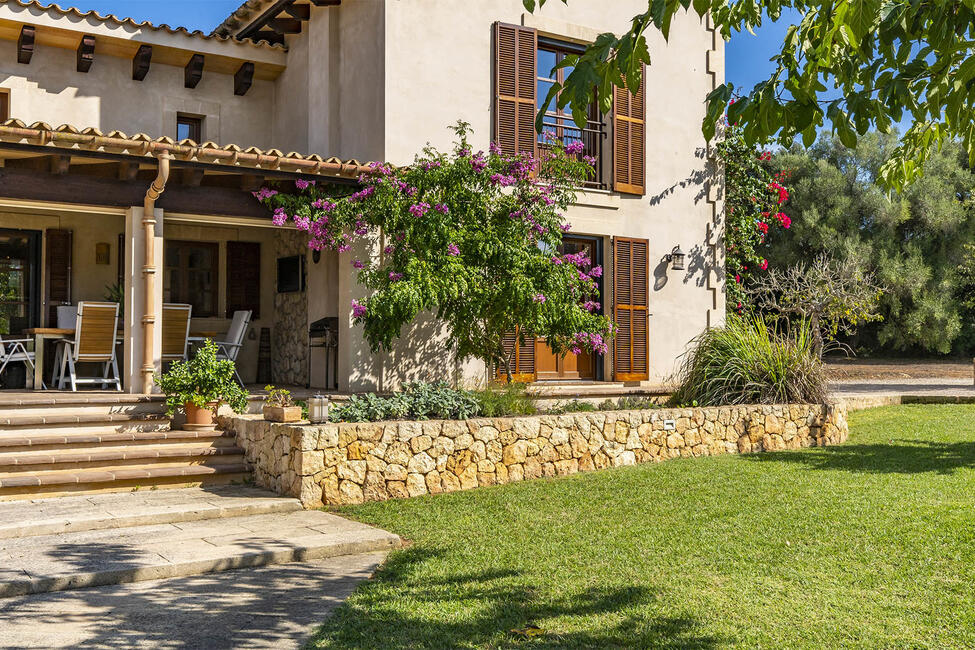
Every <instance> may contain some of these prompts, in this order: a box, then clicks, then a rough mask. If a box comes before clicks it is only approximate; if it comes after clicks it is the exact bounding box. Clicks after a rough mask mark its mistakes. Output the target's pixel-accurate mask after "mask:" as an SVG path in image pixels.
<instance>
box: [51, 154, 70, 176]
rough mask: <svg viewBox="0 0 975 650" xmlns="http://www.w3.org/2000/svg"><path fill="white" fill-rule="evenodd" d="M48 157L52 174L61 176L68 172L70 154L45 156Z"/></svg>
mask: <svg viewBox="0 0 975 650" xmlns="http://www.w3.org/2000/svg"><path fill="white" fill-rule="evenodd" d="M47 158H49V159H50V160H49V165H50V170H51V173H52V174H55V175H57V176H62V175H64V174H67V173H68V170H69V169H70V168H71V156H62V155H56V156H47Z"/></svg>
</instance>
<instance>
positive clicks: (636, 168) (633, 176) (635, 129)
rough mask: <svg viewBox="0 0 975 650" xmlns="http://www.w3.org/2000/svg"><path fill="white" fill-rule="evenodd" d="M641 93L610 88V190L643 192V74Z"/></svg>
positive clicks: (644, 127) (645, 88)
mask: <svg viewBox="0 0 975 650" xmlns="http://www.w3.org/2000/svg"><path fill="white" fill-rule="evenodd" d="M641 79H642V81H641V83H640V90H638V91H637V92H636V93H630V91H628V90H626V89H625V88H619V87H615V88H614V89H613V189H615V190H616V191H617V192H623V193H626V194H640V195H641V196H642V195H643V194H645V193H646V180H645V176H646V168H647V162H646V139H647V138H646V94H647V84H646V75H645V74H643V73H641Z"/></svg>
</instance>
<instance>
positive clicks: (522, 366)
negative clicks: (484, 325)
mask: <svg viewBox="0 0 975 650" xmlns="http://www.w3.org/2000/svg"><path fill="white" fill-rule="evenodd" d="M517 342H518V337H517V336H516V335H515V334H506V335H505V337H504V339H503V340H502V342H501V344H502V346H504V353H505V354H510V353H511V348H513V347H514V346H515V345H516V344H517ZM511 365H512V368H511V378H512V381H516V382H529V381H535V339H534V338H529V339H527V340H526V341H525V342H524V343H522V344H521V345H519V346H518V349H517V350H515V354H514V360H513V362H512V364H511ZM506 378H507V377H506V375H505V372H504V367H500V368H498V379H500V380H504V379H506Z"/></svg>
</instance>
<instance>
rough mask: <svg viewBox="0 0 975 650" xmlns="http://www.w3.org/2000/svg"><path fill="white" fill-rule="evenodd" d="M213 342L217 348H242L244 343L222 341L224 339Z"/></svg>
mask: <svg viewBox="0 0 975 650" xmlns="http://www.w3.org/2000/svg"><path fill="white" fill-rule="evenodd" d="M214 343H215V344H216V345H217V347H218V348H242V347H244V344H243V343H227V342H224V341H214Z"/></svg>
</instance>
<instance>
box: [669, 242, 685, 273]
mask: <svg viewBox="0 0 975 650" xmlns="http://www.w3.org/2000/svg"><path fill="white" fill-rule="evenodd" d="M664 259H665V260H667V261H668V262H670V264H671V267H670V268H672V269H674V270H675V271H683V270H684V251H682V250H681V249H680V244H677V245H676V246H674V250H672V251H670V253H668V254H667V255H665V256H664Z"/></svg>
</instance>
